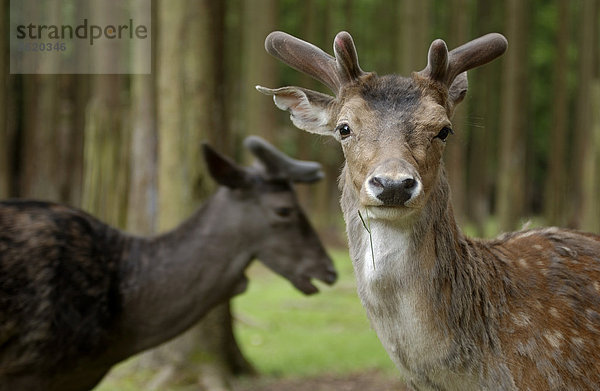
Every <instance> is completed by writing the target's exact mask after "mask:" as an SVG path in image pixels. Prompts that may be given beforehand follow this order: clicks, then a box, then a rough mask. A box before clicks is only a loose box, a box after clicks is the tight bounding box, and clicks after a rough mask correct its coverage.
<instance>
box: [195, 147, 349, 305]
mask: <svg viewBox="0 0 600 391" xmlns="http://www.w3.org/2000/svg"><path fill="white" fill-rule="evenodd" d="M245 144H246V147H247V148H248V149H250V150H251V151H252V152H253V153H254V154H255V155H256V157H257V158H258V160H259V161H260V163H261V164H260V166H257V167H253V168H243V167H239V166H237V165H236V164H235V163H233V162H231V161H230V160H229V159H226V158H225V157H223V156H221V155H219V154H218V153H217V152H215V151H213V150H212V149H210V148H209V147H207V146H205V157H206V161H207V164H208V168H209V171H210V173H211V176H212V177H213V178H214V179H215V180H216V181H217V182H218V183H219V184H221V185H222V188H221V189H220V190H219V192H218V193H217V196H216V197H215V198H217V199H218V202H221V205H222V207H220V208H219V211H220V213H219V216H218V219H219V221H218V222H217V224H219V225H220V226H221V227H222V226H226V227H227V228H225V229H226V230H227V231H228V232H232V237H231V243H229V244H227V245H231V246H235V245H236V243H237V242H238V241H240V240H245V241H246V242H249V243H250V244H249V245H248V246H249V248H250V250H249V251H250V252H251V256H252V257H254V258H257V259H259V260H260V261H261V262H262V263H264V264H265V265H266V266H267V267H269V268H270V269H271V270H273V271H274V272H276V273H278V274H280V275H281V276H283V277H285V278H286V279H288V280H289V281H290V282H291V283H292V284H293V285H294V286H295V287H296V288H297V289H299V290H300V291H302V292H303V293H305V294H311V293H315V292H317V291H318V289H317V288H316V287H315V286H314V285H313V284H312V283H311V279H312V278H317V279H320V280H322V281H324V282H326V283H328V284H332V283H334V282H335V280H336V278H337V275H336V272H335V269H334V267H333V262H332V261H331V259H330V258H329V256H328V255H327V253H326V251H325V249H324V248H323V245H322V244H321V241H320V240H319V237H318V236H317V233H316V232H315V230H314V229H313V228H312V226H311V225H310V223H309V221H308V219H307V217H306V215H305V214H304V212H303V211H302V208H301V207H300V204H299V202H298V200H297V198H296V193H295V192H294V189H293V185H292V182H314V181H316V180H319V179H321V178H322V176H323V174H322V172H321V166H320V165H319V164H318V163H313V162H301V161H298V160H293V159H291V158H289V157H287V156H285V155H283V154H282V153H281V152H280V151H278V150H276V149H275V148H274V147H273V146H272V145H270V144H268V143H267V142H266V141H264V140H262V139H260V138H258V137H249V138H247V139H246V141H245ZM240 237H243V239H240Z"/></svg>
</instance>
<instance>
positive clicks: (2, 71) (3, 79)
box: [0, 0, 12, 199]
mask: <svg viewBox="0 0 600 391" xmlns="http://www.w3.org/2000/svg"><path fill="white" fill-rule="evenodd" d="M8 3H9V2H8V0H2V1H0V31H8V24H9V23H8V22H9V12H8V11H9V4H8ZM7 43H8V40H7V39H2V40H1V41H0V199H2V198H7V197H9V195H10V194H11V177H12V169H11V164H10V158H11V150H12V148H11V147H10V145H11V144H12V137H11V135H10V133H9V132H10V130H9V129H10V127H9V123H8V102H9V101H10V99H9V96H10V83H9V80H8V78H9V75H8V71H9V69H8V68H9V62H8V59H9V50H8V45H7Z"/></svg>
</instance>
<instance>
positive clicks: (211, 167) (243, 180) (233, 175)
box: [202, 144, 250, 189]
mask: <svg viewBox="0 0 600 391" xmlns="http://www.w3.org/2000/svg"><path fill="white" fill-rule="evenodd" d="M202 149H203V152H204V160H205V161H206V165H207V166H208V172H209V173H210V176H211V177H212V178H213V179H214V180H215V181H216V182H217V183H218V184H220V185H223V186H227V187H229V188H232V189H237V188H242V187H248V186H249V185H250V178H249V175H248V174H247V173H246V171H245V170H244V169H243V168H242V167H239V166H238V165H237V164H235V163H234V162H233V161H231V160H230V159H229V158H227V157H225V156H223V155H221V154H220V153H218V152H217V151H215V150H214V149H213V148H212V147H211V146H209V145H208V144H203V145H202Z"/></svg>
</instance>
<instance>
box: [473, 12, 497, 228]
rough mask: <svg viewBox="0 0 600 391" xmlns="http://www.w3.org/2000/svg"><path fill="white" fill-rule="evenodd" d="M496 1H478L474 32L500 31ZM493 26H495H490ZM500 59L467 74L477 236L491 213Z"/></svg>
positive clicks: (478, 34) (474, 221)
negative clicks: (473, 125) (472, 125)
mask: <svg viewBox="0 0 600 391" xmlns="http://www.w3.org/2000/svg"><path fill="white" fill-rule="evenodd" d="M495 5H496V3H495V2H489V1H487V0H480V1H478V2H477V13H476V20H477V22H476V26H475V28H476V33H475V34H473V36H481V35H483V34H485V33H487V32H489V31H493V30H500V26H501V24H502V23H501V20H500V18H498V17H497V15H498V14H499V13H500V12H499V10H498V7H497V6H495ZM492 26H496V27H492ZM501 65H502V62H501V61H492V62H491V63H489V64H487V65H486V66H484V67H481V68H479V69H476V70H474V71H473V72H472V73H471V75H470V76H469V92H468V93H467V97H468V96H469V95H470V98H468V99H469V101H470V116H471V120H472V121H473V122H474V123H475V124H476V125H475V128H474V129H472V132H471V134H470V140H469V143H470V153H469V163H468V164H469V169H468V171H469V177H468V195H469V201H468V202H467V205H466V207H467V212H468V215H469V218H470V220H471V221H472V222H473V223H474V225H475V227H476V229H477V233H478V235H480V236H483V235H485V234H486V232H485V226H486V222H487V221H488V220H489V217H490V214H491V198H492V197H491V196H490V195H491V194H492V193H493V185H494V174H495V173H494V170H493V168H492V167H493V163H494V162H495V154H494V153H493V152H494V150H495V148H496V146H497V139H498V137H497V136H498V134H499V126H498V124H499V122H500V121H499V118H500V113H499V107H500V104H499V102H500V98H499V95H500V94H499V93H498V91H500V78H499V77H498V75H500V74H501V73H502V72H501Z"/></svg>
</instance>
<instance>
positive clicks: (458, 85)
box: [448, 71, 469, 106]
mask: <svg viewBox="0 0 600 391" xmlns="http://www.w3.org/2000/svg"><path fill="white" fill-rule="evenodd" d="M468 87H469V81H468V80H467V72H466V71H465V72H463V73H461V74H459V75H458V76H456V78H455V79H454V81H453V82H452V85H451V86H450V89H449V90H448V96H449V98H450V100H451V101H452V104H453V105H454V106H456V105H457V104H459V103H460V102H462V100H463V99H464V98H465V96H466V95H467V89H468Z"/></svg>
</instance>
